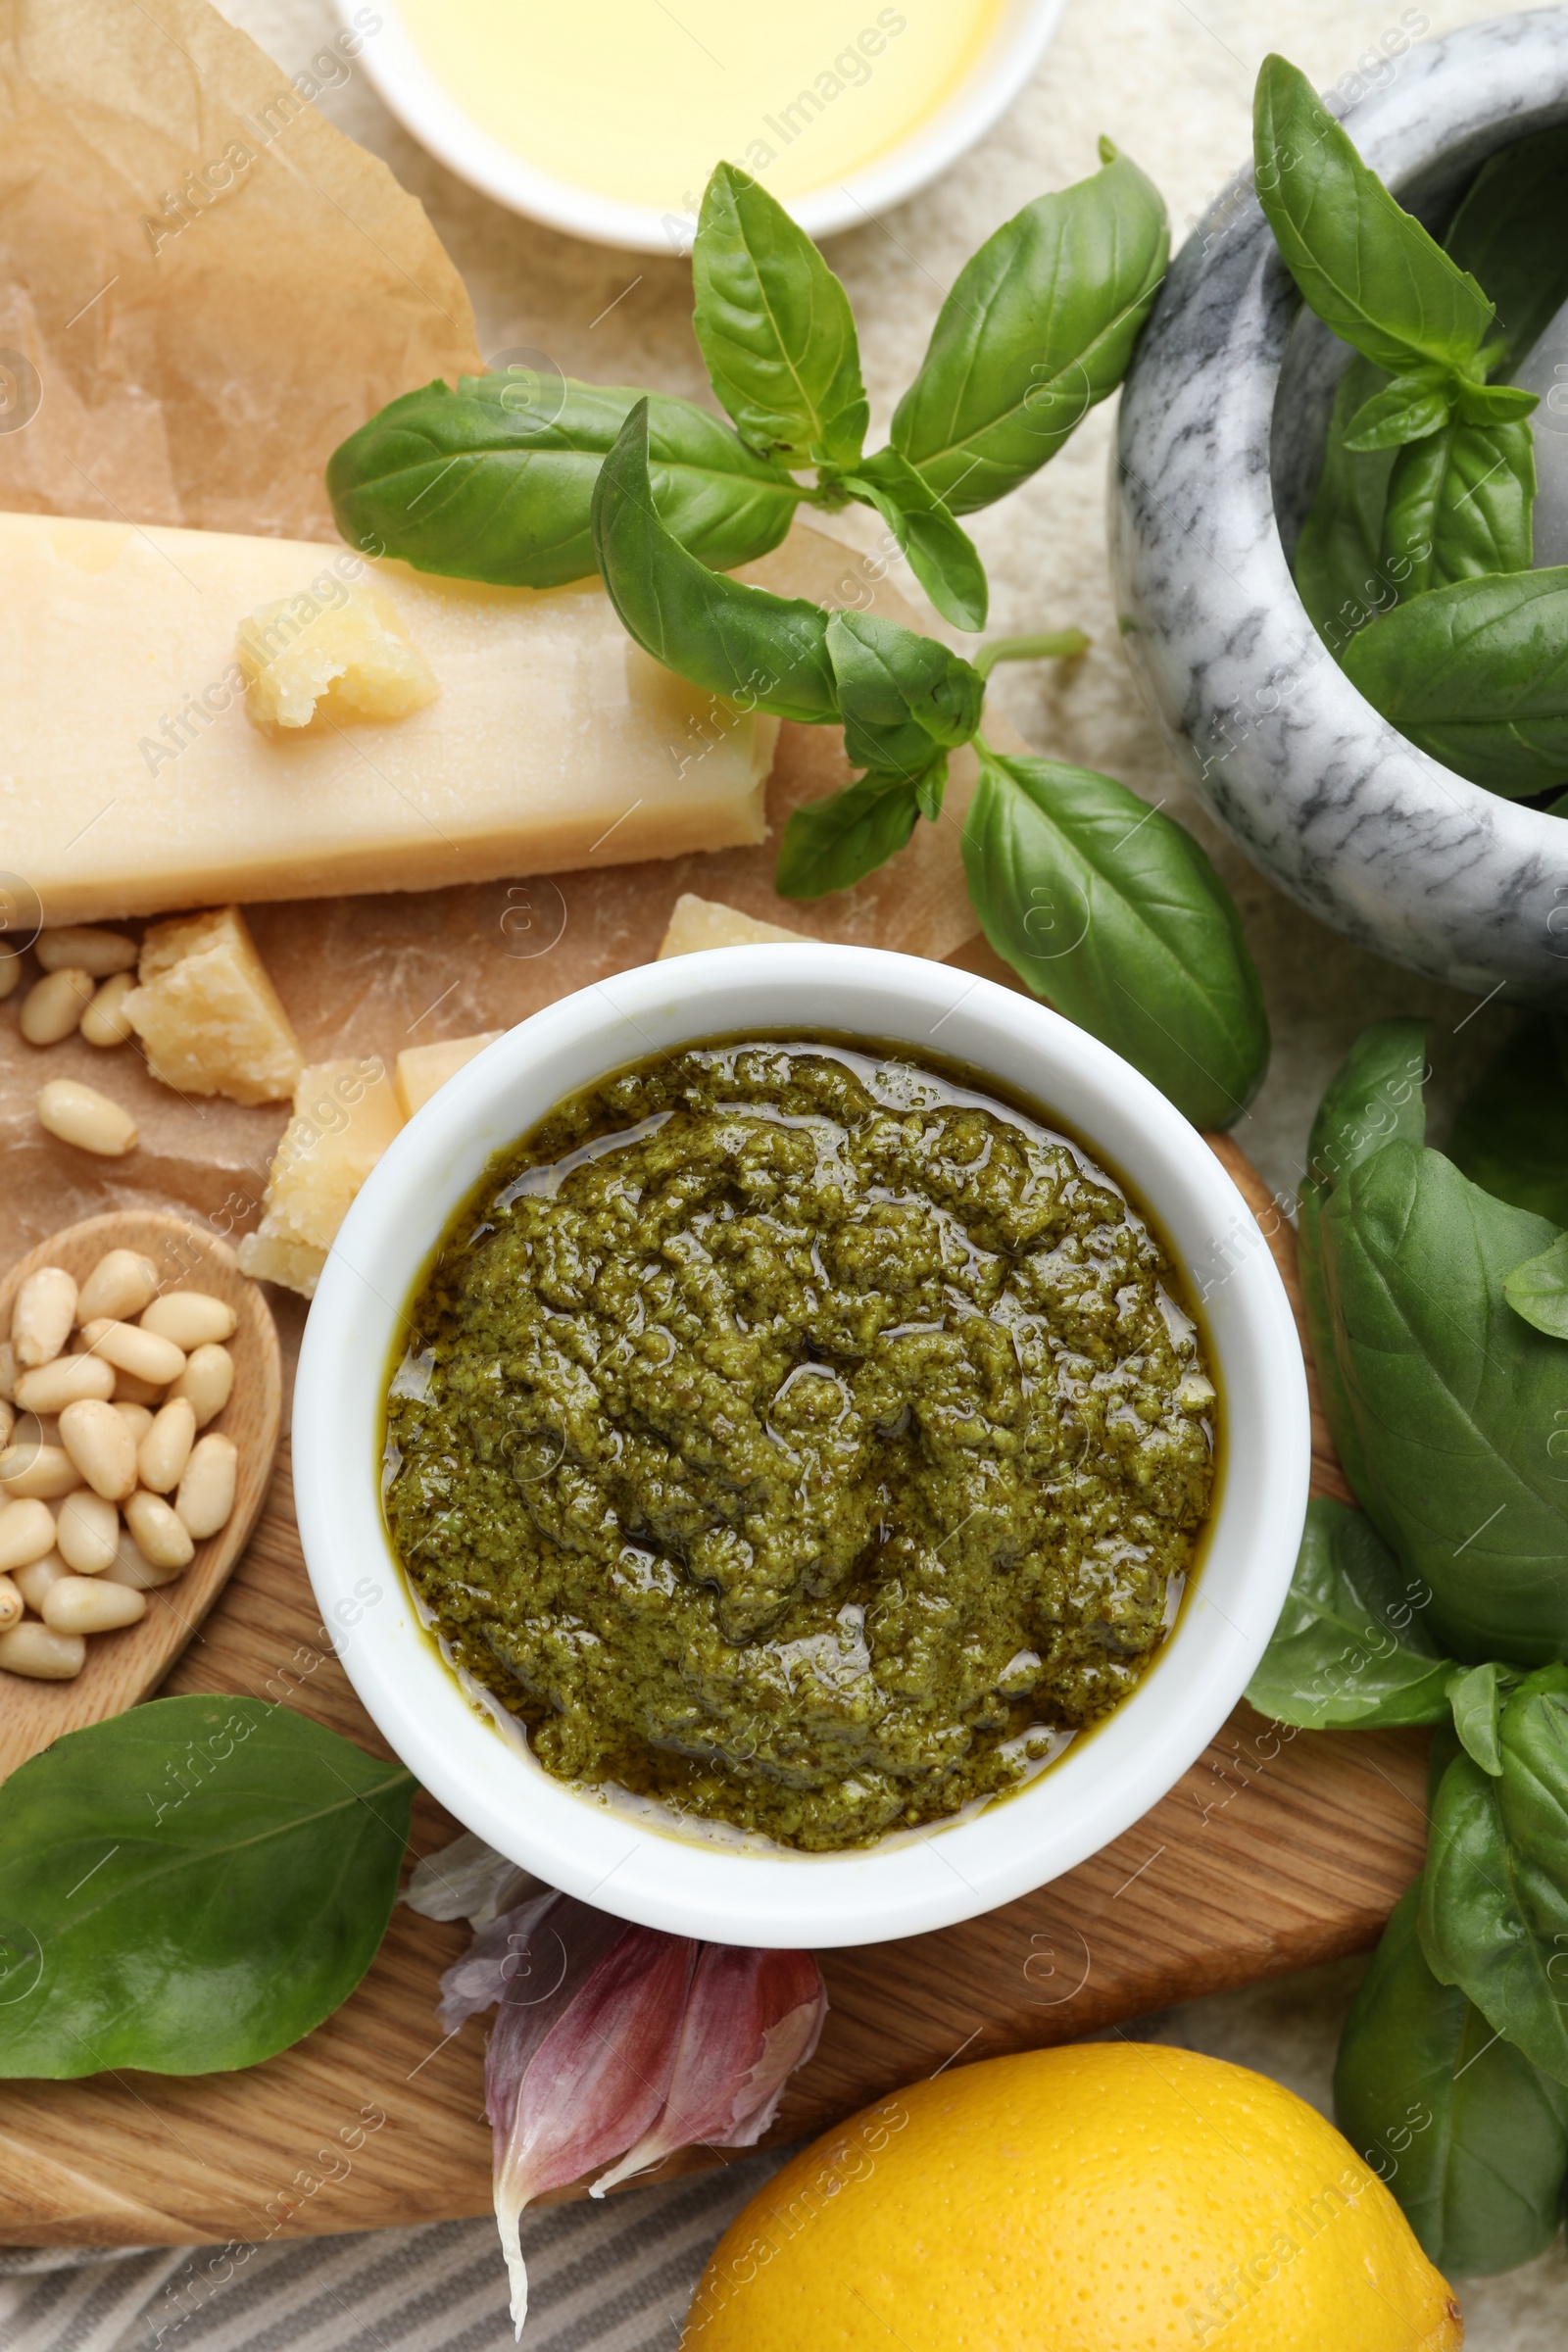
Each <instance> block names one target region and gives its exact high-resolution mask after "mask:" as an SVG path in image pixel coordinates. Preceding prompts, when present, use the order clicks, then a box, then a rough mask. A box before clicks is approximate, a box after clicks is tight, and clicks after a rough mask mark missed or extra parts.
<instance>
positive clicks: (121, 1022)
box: [81, 972, 136, 1046]
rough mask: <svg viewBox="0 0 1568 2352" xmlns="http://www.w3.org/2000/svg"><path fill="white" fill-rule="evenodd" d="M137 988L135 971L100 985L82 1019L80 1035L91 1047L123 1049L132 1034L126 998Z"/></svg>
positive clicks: (116, 975)
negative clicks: (120, 1047)
mask: <svg viewBox="0 0 1568 2352" xmlns="http://www.w3.org/2000/svg"><path fill="white" fill-rule="evenodd" d="M135 985H136V975H135V973H134V972H116V973H115V974H114V975H113V977H112V978H110V979H108V980H105V981H103V982H101V983H100V985H99V989H98V993H97V995H96V996H95V997H94V998H93V1001H92V1003H91V1004H90V1005H88V1007H87V1009H86V1011H85V1012H84V1013H83V1014H82V1016H81V1034H82V1036H83V1037H84V1038H85V1039H86V1040H87V1043H88V1045H89V1046H123V1044H124V1043H125V1040H126V1039H127V1038H128V1037H129V1035H130V1033H131V1021H130V1015H129V1013H128V1012H127V1011H126V1010H125V999H126V998H127V997H128V996H129V994H130V992H131V990H132V989H133V988H134V987H135Z"/></svg>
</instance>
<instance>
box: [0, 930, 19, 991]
mask: <svg viewBox="0 0 1568 2352" xmlns="http://www.w3.org/2000/svg"><path fill="white" fill-rule="evenodd" d="M21 978H22V950H21V949H20V948H8V947H6V946H4V945H3V944H0V1001H3V1000H4V999H5V998H7V997H9V996H11V995H13V994H14V993H15V991H16V988H17V984H18V982H19V981H20V980H21Z"/></svg>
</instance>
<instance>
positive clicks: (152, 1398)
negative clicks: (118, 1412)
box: [115, 1370, 166, 1419]
mask: <svg viewBox="0 0 1568 2352" xmlns="http://www.w3.org/2000/svg"><path fill="white" fill-rule="evenodd" d="M165 1385H166V1384H165V1383H164V1382H162V1381H157V1380H138V1379H137V1378H136V1375H135V1373H134V1372H121V1371H119V1370H117V1371H116V1373H115V1402H116V1403H117V1404H139V1405H140V1406H142V1408H143V1410H146V1408H147V1407H148V1406H151V1408H152V1411H153V1412H156V1411H157V1409H158V1407H159V1406H160V1405H161V1404H162V1403H163V1401H164V1388H165ZM148 1417H149V1419H150V1418H151V1414H149V1416H148Z"/></svg>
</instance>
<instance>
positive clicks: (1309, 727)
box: [1109, 8, 1568, 1004]
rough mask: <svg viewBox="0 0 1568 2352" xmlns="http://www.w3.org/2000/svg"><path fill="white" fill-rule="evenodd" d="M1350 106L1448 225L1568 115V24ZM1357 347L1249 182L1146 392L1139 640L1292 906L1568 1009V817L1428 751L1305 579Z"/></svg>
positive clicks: (1172, 715)
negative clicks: (1511, 797) (1328, 637)
mask: <svg viewBox="0 0 1568 2352" xmlns="http://www.w3.org/2000/svg"><path fill="white" fill-rule="evenodd" d="M1326 103H1327V104H1328V105H1329V106H1330V108H1331V110H1332V111H1333V112H1334V113H1336V114H1338V115H1339V116H1340V117H1341V119H1342V120H1343V122H1344V123H1345V125H1346V127H1347V129H1348V131H1349V133H1350V135H1351V137H1352V138H1353V139H1354V141H1355V143H1356V146H1357V147H1358V148H1359V150H1360V152H1361V154H1362V155H1363V156H1364V158H1365V159H1366V161H1367V162H1368V163H1369V164H1370V165H1371V166H1372V167H1373V169H1374V170H1375V171H1377V172H1380V173H1381V174H1382V176H1383V178H1384V179H1385V180H1386V181H1387V182H1388V183H1389V184H1390V185H1391V186H1392V187H1393V188H1394V189H1395V191H1396V193H1397V195H1398V197H1399V199H1400V202H1401V203H1403V204H1404V205H1405V206H1407V207H1408V209H1409V210H1410V211H1412V212H1413V213H1415V214H1416V215H1417V216H1418V217H1419V218H1421V219H1423V220H1424V221H1427V222H1428V224H1429V225H1437V224H1439V223H1441V222H1442V221H1444V220H1446V218H1447V216H1448V214H1449V213H1450V211H1451V208H1452V205H1453V202H1454V200H1455V197H1456V194H1457V193H1458V192H1459V191H1460V190H1462V188H1463V187H1464V185H1465V184H1466V183H1467V182H1468V181H1469V179H1470V178H1471V177H1472V176H1473V174H1474V172H1476V170H1477V169H1478V167H1479V166H1480V165H1481V164H1482V163H1483V162H1484V161H1485V160H1486V158H1487V157H1488V156H1489V155H1490V154H1492V153H1493V151H1494V150H1495V149H1496V148H1498V147H1500V146H1503V145H1505V144H1506V143H1507V142H1508V141H1509V140H1512V139H1516V138H1521V137H1523V136H1524V135H1525V134H1526V133H1528V132H1530V131H1533V130H1539V129H1541V128H1543V127H1544V126H1545V125H1546V124H1548V123H1555V122H1561V121H1564V120H1568V8H1546V9H1540V10H1535V11H1532V12H1530V13H1528V14H1521V15H1517V16H1507V17H1499V18H1495V19H1494V20H1492V21H1491V22H1489V23H1485V24H1480V25H1469V26H1467V27H1465V28H1464V29H1462V30H1460V31H1457V32H1453V33H1450V34H1448V35H1447V36H1446V38H1444V39H1441V40H1434V41H1427V42H1423V43H1421V44H1419V45H1418V46H1416V47H1413V48H1411V49H1409V50H1408V51H1406V52H1405V53H1404V54H1403V55H1402V56H1400V57H1399V58H1398V59H1397V60H1396V61H1394V62H1393V64H1392V68H1391V74H1390V78H1389V80H1388V81H1387V82H1386V83H1385V85H1384V86H1383V87H1382V88H1381V89H1377V90H1373V91H1371V92H1369V93H1367V94H1366V95H1364V96H1362V97H1360V98H1358V99H1357V100H1356V102H1355V103H1354V104H1353V105H1350V106H1348V107H1342V106H1340V105H1338V104H1336V102H1335V100H1334V98H1333V97H1332V96H1330V97H1329V98H1328V100H1327V101H1326ZM1349 357H1350V354H1349V352H1348V348H1347V346H1346V345H1344V344H1343V343H1341V342H1339V341H1338V340H1337V339H1336V338H1335V337H1334V336H1333V335H1331V334H1330V333H1329V332H1328V330H1327V328H1325V327H1324V326H1323V325H1322V324H1321V323H1320V321H1319V320H1317V319H1314V318H1313V317H1312V315H1311V314H1310V313H1309V312H1307V311H1306V310H1304V308H1303V307H1302V305H1301V304H1300V301H1299V296H1298V295H1297V292H1296V288H1295V285H1294V283H1293V281H1292V279H1291V277H1290V274H1289V272H1288V271H1287V270H1286V268H1285V265H1284V263H1283V262H1282V261H1281V260H1280V258H1279V255H1278V252H1277V251H1276V248H1275V245H1274V239H1273V236H1272V234H1271V232H1270V230H1269V228H1268V224H1267V222H1266V221H1264V219H1263V216H1262V212H1261V210H1260V208H1259V205H1258V202H1257V198H1256V195H1255V193H1254V192H1253V188H1252V175H1251V171H1250V167H1249V168H1248V169H1246V170H1245V171H1243V172H1239V173H1238V174H1237V175H1236V177H1235V178H1234V179H1233V180H1232V181H1231V182H1230V183H1229V185H1228V186H1227V187H1226V188H1225V189H1224V190H1223V192H1222V193H1221V194H1220V195H1219V196H1218V197H1217V198H1216V200H1215V201H1214V203H1213V204H1212V205H1211V206H1210V207H1209V210H1208V212H1207V214H1206V215H1205V216H1204V218H1203V219H1202V220H1201V221H1200V222H1199V224H1198V226H1197V228H1196V229H1195V230H1194V232H1193V234H1192V236H1191V237H1190V238H1189V239H1188V241H1187V243H1186V244H1185V245H1184V246H1183V248H1182V250H1181V252H1180V253H1179V255H1178V256H1177V258H1176V261H1175V263H1174V264H1173V266H1172V269H1171V271H1170V275H1169V277H1168V278H1167V280H1166V282H1165V284H1164V286H1163V287H1162V289H1161V291H1160V295H1159V299H1158V301H1157V303H1156V304H1155V307H1154V310H1153V313H1152V317H1151V319H1150V321H1149V324H1148V327H1147V328H1146V330H1145V333H1144V335H1143V338H1142V340H1141V342H1140V345H1139V348H1138V352H1137V355H1136V357H1135V360H1134V363H1133V367H1132V369H1131V371H1130V373H1129V375H1128V378H1127V382H1126V385H1125V387H1124V389H1123V392H1122V398H1121V413H1120V417H1119V420H1118V430H1117V439H1116V447H1115V451H1114V454H1113V458H1112V465H1111V478H1110V497H1109V508H1110V512H1109V537H1110V561H1111V572H1112V577H1113V580H1114V584H1115V589H1116V599H1117V609H1118V613H1119V614H1120V617H1121V626H1122V631H1123V638H1124V642H1125V644H1126V647H1127V650H1128V653H1129V655H1130V656H1131V658H1132V662H1133V666H1134V669H1135V670H1136V672H1137V673H1138V676H1139V678H1140V681H1141V683H1142V685H1143V688H1144V691H1145V693H1146V695H1147V697H1148V699H1149V701H1150V703H1151V705H1152V709H1153V711H1154V713H1155V715H1156V717H1157V718H1158V720H1159V721H1160V724H1161V725H1162V727H1163V728H1164V730H1165V732H1166V734H1167V736H1168V737H1169V739H1170V742H1171V744H1172V747H1173V749H1174V750H1175V752H1176V754H1177V757H1178V759H1179V760H1180V761H1181V764H1182V765H1183V767H1184V768H1185V770H1186V771H1187V772H1188V774H1189V775H1191V777H1192V778H1193V781H1194V783H1195V785H1196V788H1197V790H1198V792H1199V794H1200V796H1201V799H1202V800H1203V802H1204V804H1205V805H1206V807H1207V808H1208V809H1210V810H1211V811H1212V812H1213V814H1214V816H1215V817H1216V818H1217V819H1218V821H1219V822H1220V823H1221V824H1222V825H1223V826H1224V827H1225V828H1226V830H1227V831H1228V832H1229V833H1230V834H1231V835H1232V836H1233V837H1234V839H1235V840H1236V842H1237V843H1238V844H1239V846H1240V847H1241V849H1242V850H1243V851H1244V852H1245V853H1246V854H1247V856H1248V857H1249V858H1251V860H1252V862H1253V863H1254V864H1255V865H1257V866H1258V867H1259V868H1260V869H1261V870H1262V871H1263V872H1264V873H1266V874H1267V875H1269V876H1270V877H1271V878H1272V879H1273V880H1274V881H1275V882H1277V883H1278V884H1279V885H1280V887H1281V888H1282V889H1283V890H1286V891H1288V892H1289V893H1290V894H1291V896H1292V897H1293V898H1295V899H1297V900H1299V902H1300V904H1301V905H1302V906H1303V907H1307V908H1309V909H1310V911H1311V912H1312V913H1314V914H1316V915H1319V916H1321V917H1322V919H1323V920H1324V921H1325V922H1328V923H1332V924H1334V925H1335V926H1336V927H1337V928H1338V929H1339V930H1341V931H1344V932H1347V933H1348V935H1349V936H1350V937H1351V938H1352V939H1354V940H1357V941H1359V942H1360V943H1361V944H1362V945H1363V946H1365V947H1368V948H1371V949H1374V950H1376V951H1377V952H1378V953H1379V954H1380V955H1383V956H1390V957H1392V958H1394V959H1395V960H1396V961H1397V962H1399V963H1402V964H1404V965H1406V966H1407V967H1408V968H1410V969H1411V970H1413V971H1418V972H1424V973H1426V974H1428V975H1429V976H1430V977H1431V978H1433V979H1435V980H1441V981H1445V982H1446V983H1447V984H1448V985H1449V986H1451V987H1459V988H1466V989H1475V990H1477V991H1482V992H1485V991H1495V990H1496V989H1497V988H1498V987H1499V986H1500V985H1501V984H1504V983H1505V984H1507V985H1508V986H1509V987H1510V988H1511V989H1513V990H1514V991H1515V993H1516V994H1517V995H1518V996H1519V997H1520V998H1530V999H1534V1000H1538V1001H1542V1002H1552V1003H1557V1004H1568V821H1565V820H1564V819H1563V818H1562V817H1556V816H1547V815H1545V814H1544V813H1542V812H1540V811H1538V810H1536V809H1526V808H1521V807H1519V806H1518V805H1517V804H1516V803H1513V802H1509V801H1504V800H1501V799H1499V798H1498V797H1497V796H1496V795H1495V794H1494V793H1490V792H1487V791H1484V790H1483V789H1482V788H1481V787H1480V786H1479V785H1475V784H1471V783H1469V782H1468V781H1467V780H1466V779H1465V778H1464V777H1462V776H1459V775H1456V774H1455V773H1454V772H1453V770H1452V769H1451V768H1447V767H1445V766H1444V765H1443V764H1442V763H1441V761H1439V760H1433V759H1431V758H1429V757H1428V756H1427V755H1426V754H1425V753H1424V752H1420V751H1417V750H1416V748H1415V747H1414V745H1412V744H1409V743H1406V742H1405V740H1404V738H1403V737H1402V736H1401V735H1399V734H1398V733H1397V731H1396V729H1395V728H1393V727H1391V726H1390V725H1389V724H1388V722H1387V721H1386V720H1385V719H1383V718H1381V717H1380V716H1379V715H1378V713H1377V711H1374V710H1373V709H1372V707H1371V705H1370V704H1369V703H1367V702H1366V701H1365V700H1364V699H1363V697H1362V696H1361V695H1360V694H1358V693H1357V692H1356V690H1355V688H1354V687H1353V686H1352V685H1351V684H1350V682H1349V680H1348V678H1347V677H1346V676H1345V675H1344V673H1343V671H1342V670H1341V669H1340V668H1339V666H1338V664H1337V663H1336V662H1335V661H1334V659H1333V657H1332V656H1331V655H1330V653H1329V651H1328V649H1327V647H1326V646H1325V645H1324V643H1323V641H1322V639H1321V638H1320V637H1319V636H1318V635H1317V632H1316V631H1315V630H1314V628H1313V627H1312V624H1311V622H1310V621H1309V620H1308V618H1307V616H1306V612H1305V610H1304V608H1303V606H1302V604H1301V601H1300V598H1299V596H1298V595H1297V592H1296V588H1295V586H1294V584H1293V582H1292V579H1291V571H1290V561H1289V559H1290V555H1291V553H1292V552H1293V551H1294V548H1295V544H1296V540H1297V537H1298V534H1299V530H1300V526H1301V522H1302V520H1303V518H1304V516H1305V515H1306V513H1307V510H1308V508H1309V506H1310V504H1311V498H1312V492H1313V490H1314V488H1315V486H1316V480H1317V474H1318V471H1319V467H1320V465H1321V459H1322V450H1323V441H1324V434H1325V428H1326V424H1327V418H1328V411H1329V407H1330V404H1331V403H1332V400H1333V397H1334V389H1335V385H1336V383H1337V382H1338V379H1339V375H1340V372H1341V369H1342V368H1344V366H1345V365H1346V363H1347V361H1348V358H1349ZM1564 422H1565V423H1568V418H1565V419H1564ZM1540 429H1541V428H1540V417H1539V414H1538V433H1539V431H1540Z"/></svg>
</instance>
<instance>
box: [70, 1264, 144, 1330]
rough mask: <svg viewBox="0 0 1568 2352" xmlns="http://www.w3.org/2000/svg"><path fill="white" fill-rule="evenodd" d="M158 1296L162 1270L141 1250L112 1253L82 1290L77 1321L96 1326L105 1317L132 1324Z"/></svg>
mask: <svg viewBox="0 0 1568 2352" xmlns="http://www.w3.org/2000/svg"><path fill="white" fill-rule="evenodd" d="M157 1296H158V1268H157V1267H156V1266H155V1265H154V1264H153V1261H152V1259H151V1258H150V1257H143V1255H142V1253H141V1251H140V1250H106V1251H105V1253H104V1255H103V1256H102V1257H101V1258H100V1259H99V1260H98V1263H97V1264H96V1265H95V1266H94V1268H93V1270H92V1272H91V1273H90V1274H89V1275H88V1277H87V1279H86V1281H85V1282H84V1283H83V1284H82V1286H81V1297H80V1298H79V1299H77V1300H76V1319H77V1321H78V1322H80V1323H96V1322H98V1321H99V1320H100V1319H101V1318H102V1317H103V1316H106V1315H108V1316H112V1317H114V1319H115V1320H116V1321H117V1322H121V1323H128V1322H129V1321H130V1320H131V1318H132V1316H134V1315H139V1314H140V1313H141V1310H142V1308H143V1307H144V1306H150V1305H151V1304H152V1302H153V1300H154V1299H156V1298H157Z"/></svg>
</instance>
